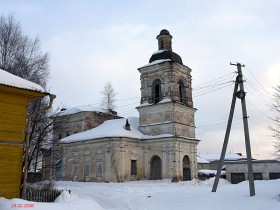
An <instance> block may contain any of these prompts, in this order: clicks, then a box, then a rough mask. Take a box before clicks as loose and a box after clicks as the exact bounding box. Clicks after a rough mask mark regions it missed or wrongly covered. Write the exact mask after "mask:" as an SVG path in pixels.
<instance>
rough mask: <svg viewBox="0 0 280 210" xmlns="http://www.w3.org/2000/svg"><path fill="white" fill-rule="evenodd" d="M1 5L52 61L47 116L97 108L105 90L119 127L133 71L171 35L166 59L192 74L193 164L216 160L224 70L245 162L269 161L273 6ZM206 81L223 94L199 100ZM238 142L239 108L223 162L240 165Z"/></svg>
mask: <svg viewBox="0 0 280 210" xmlns="http://www.w3.org/2000/svg"><path fill="white" fill-rule="evenodd" d="M0 5H1V6H0V13H1V15H8V14H11V13H13V14H15V17H16V19H17V20H19V21H20V22H21V25H22V27H23V31H24V32H25V33H26V34H28V35H30V36H33V37H35V36H36V35H38V36H39V38H40V40H41V44H42V49H43V51H48V52H49V53H50V56H51V57H50V74H51V77H50V79H49V85H48V86H49V90H50V92H51V93H54V94H56V95H57V98H56V100H55V106H59V105H61V104H65V105H67V106H68V107H71V106H80V105H86V104H93V105H95V106H98V105H99V104H100V98H101V95H100V91H101V90H102V88H103V86H104V85H105V83H106V82H111V83H112V85H113V87H114V88H115V90H116V92H117V93H118V95H117V99H118V101H117V103H116V105H117V106H118V108H117V111H118V113H119V114H120V115H122V116H124V117H128V116H137V115H138V112H137V110H135V107H136V106H137V105H139V100H140V74H139V72H138V71H137V68H139V67H141V66H143V65H145V64H147V63H148V61H149V58H150V57H151V55H152V53H153V52H155V51H157V50H158V49H157V40H156V36H157V35H158V34H159V32H160V30H161V29H167V30H169V32H170V33H171V35H172V36H173V40H172V41H173V51H174V52H176V53H178V54H179V55H180V56H181V57H182V60H183V63H184V65H186V66H188V67H190V68H191V69H192V77H193V88H194V92H193V95H194V107H195V108H197V109H198V110H197V112H196V115H195V118H196V126H197V129H196V137H197V138H198V139H200V140H201V142H200V143H199V146H198V152H199V153H201V154H205V153H213V152H214V153H220V152H221V147H222V143H223V139H224V134H225V129H226V122H227V118H228V114H229V109H230V103H231V98H232V92H233V83H231V85H230V83H227V82H230V81H233V80H234V78H235V73H234V72H235V71H236V67H235V66H230V62H233V63H236V62H240V63H242V64H245V66H246V67H244V68H243V74H244V76H245V78H246V83H245V91H246V92H247V95H246V102H247V112H248V116H249V128H250V137H251V145H252V154H253V157H254V158H259V159H264V158H271V157H273V156H272V155H271V153H272V152H273V146H272V144H273V138H271V137H270V136H271V132H270V131H269V130H268V126H269V125H272V124H273V122H272V121H271V120H270V119H269V117H272V116H273V113H272V112H271V111H269V107H268V104H269V100H270V97H271V95H272V93H273V86H276V85H277V84H279V81H280V41H279V39H280V38H279V37H280V27H279V22H280V13H279V10H280V1H278V0H274V1H273V0H246V1H245V0H228V1H222V0H220V1H218V0H211V1H207V0H205V1H202V0H185V1H184V0H172V1H170V0H142V1H132V0H131V1H128V0H111V1H109V0H79V1H78V0H77V1H74V0H59V1H57V0H56V1H55V0H40V1H37V0H30V1H27V0H14V1H6V0H0ZM225 75H227V76H225ZM217 78H220V79H219V80H215V79H217ZM213 80H214V81H216V82H217V83H216V84H215V85H216V86H215V87H216V89H218V88H219V87H223V85H222V86H218V85H219V84H222V83H224V84H225V85H224V86H227V85H230V86H227V87H224V88H221V89H218V90H215V89H209V91H207V88H206V87H205V86H207V84H213ZM209 81H210V83H207V82H209ZM211 81H212V82H211ZM197 87H200V88H202V87H203V88H204V89H200V90H199V89H195V88H197ZM210 91H211V92H210ZM207 92H209V93H207ZM206 93H207V94H206ZM244 142H245V140H244V134H243V124H242V113H241V104H240V100H238V101H237V104H236V111H235V115H234V122H233V126H232V132H231V135H230V139H229V146H228V152H241V153H243V154H244V155H245V154H246V152H245V143H244Z"/></svg>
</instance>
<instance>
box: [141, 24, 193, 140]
mask: <svg viewBox="0 0 280 210" xmlns="http://www.w3.org/2000/svg"><path fill="white" fill-rule="evenodd" d="M156 38H157V40H158V51H156V52H155V53H153V55H152V56H151V58H150V60H149V64H147V65H144V66H142V67H140V68H138V71H139V72H140V74H141V76H140V80H141V104H140V106H138V107H137V109H138V111H139V115H140V123H139V129H140V131H141V132H142V133H144V134H146V135H153V136H154V135H161V134H170V135H172V136H181V137H185V138H195V124H194V113H195V111H196V109H195V108H193V100H192V77H191V69H190V68H189V67H187V66H185V65H183V61H182V59H181V57H180V56H179V55H178V54H176V53H175V52H173V51H172V41H171V40H172V36H171V35H170V33H169V31H168V30H166V29H163V30H161V31H160V34H159V35H158V36H157V37H156Z"/></svg>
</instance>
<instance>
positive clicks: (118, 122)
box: [59, 117, 172, 143]
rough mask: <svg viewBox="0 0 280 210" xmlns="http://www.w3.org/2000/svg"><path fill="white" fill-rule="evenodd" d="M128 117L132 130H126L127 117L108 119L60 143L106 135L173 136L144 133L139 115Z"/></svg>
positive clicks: (132, 136) (136, 136) (129, 136)
mask: <svg viewBox="0 0 280 210" xmlns="http://www.w3.org/2000/svg"><path fill="white" fill-rule="evenodd" d="M127 119H128V122H129V124H130V130H126V129H125V128H124V125H125V123H126V119H125V118H122V119H114V120H107V121H105V122H104V123H102V124H101V125H99V126H97V127H96V128H93V129H91V130H87V131H84V132H81V133H76V134H73V135H71V136H68V137H65V138H63V139H61V140H60V141H59V143H72V142H78V141H85V140H93V139H99V138H106V137H127V138H135V139H154V138H162V137H171V136H172V135H171V134H162V135H158V136H148V135H144V134H142V133H141V132H140V131H139V129H138V127H139V118H138V117H129V118H127Z"/></svg>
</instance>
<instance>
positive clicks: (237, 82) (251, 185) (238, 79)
mask: <svg viewBox="0 0 280 210" xmlns="http://www.w3.org/2000/svg"><path fill="white" fill-rule="evenodd" d="M230 65H234V66H237V71H238V76H237V77H236V80H235V86H234V91H233V97H232V102H231V109H230V114H229V119H228V124H227V129H226V134H225V138H224V144H223V148H222V153H221V157H220V162H219V165H218V169H217V174H216V177H215V182H214V185H213V188H212V192H216V190H217V187H218V182H219V178H220V175H221V171H222V166H223V163H224V159H225V154H226V150H227V145H228V139H229V134H230V130H231V124H232V119H233V114H234V108H235V103H236V97H238V98H239V99H241V106H242V115H243V126H244V135H245V145H246V155H247V165H248V177H249V188H250V196H254V195H255V185H254V175H253V164H252V155H251V145H250V136H249V126H248V116H247V109H246V102H245V95H246V94H245V92H244V84H243V75H242V70H241V67H245V66H244V65H241V64H240V63H237V64H232V63H230ZM238 86H239V91H237V90H238Z"/></svg>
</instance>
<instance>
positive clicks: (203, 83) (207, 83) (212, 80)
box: [193, 72, 234, 90]
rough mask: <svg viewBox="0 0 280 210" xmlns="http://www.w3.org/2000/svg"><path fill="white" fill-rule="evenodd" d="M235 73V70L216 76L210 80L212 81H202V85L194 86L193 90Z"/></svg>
mask: <svg viewBox="0 0 280 210" xmlns="http://www.w3.org/2000/svg"><path fill="white" fill-rule="evenodd" d="M233 73H234V72H231V73H229V74H226V75H223V76H220V77H218V78H215V79H212V80H210V81H208V82H205V83H202V84H200V85H197V86H195V87H193V90H195V89H198V88H199V87H200V86H204V85H205V84H208V83H211V82H214V81H216V80H220V79H222V78H224V77H227V76H229V75H232V74H233Z"/></svg>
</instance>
